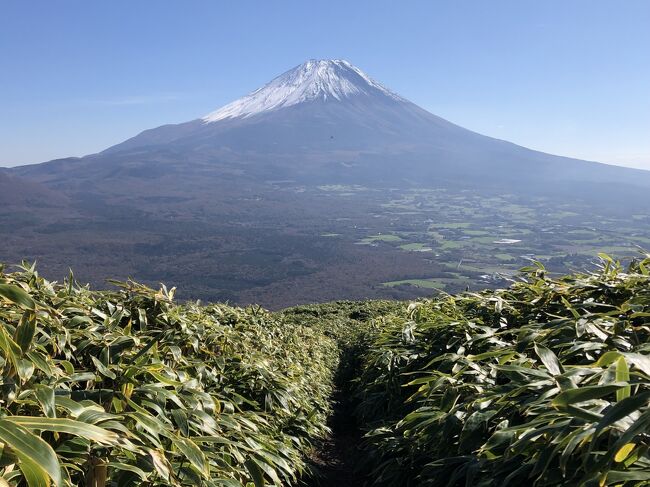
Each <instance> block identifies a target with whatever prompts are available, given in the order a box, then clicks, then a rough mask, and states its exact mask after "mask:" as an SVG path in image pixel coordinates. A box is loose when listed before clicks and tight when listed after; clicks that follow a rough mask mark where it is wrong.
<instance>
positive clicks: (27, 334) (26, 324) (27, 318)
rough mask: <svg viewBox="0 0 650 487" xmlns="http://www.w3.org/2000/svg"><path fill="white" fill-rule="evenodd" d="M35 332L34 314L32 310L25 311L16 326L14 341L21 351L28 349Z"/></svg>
mask: <svg viewBox="0 0 650 487" xmlns="http://www.w3.org/2000/svg"><path fill="white" fill-rule="evenodd" d="M35 334H36V315H35V314H34V313H32V312H29V311H27V312H25V313H24V314H23V316H22V318H21V319H20V323H18V326H17V327H16V333H15V337H14V339H15V341H16V343H17V344H18V346H19V347H20V348H21V350H22V352H23V353H27V352H28V351H29V347H30V346H31V344H32V340H33V339H34V335H35Z"/></svg>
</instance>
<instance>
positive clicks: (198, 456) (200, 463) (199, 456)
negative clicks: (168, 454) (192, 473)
mask: <svg viewBox="0 0 650 487" xmlns="http://www.w3.org/2000/svg"><path fill="white" fill-rule="evenodd" d="M173 443H174V445H175V446H176V448H178V450H179V451H180V452H181V453H182V454H183V455H184V456H185V458H187V459H188V460H189V461H190V463H191V464H192V465H194V467H196V469H197V470H198V471H199V472H201V474H202V475H203V476H204V477H208V474H209V473H210V467H209V465H208V463H207V462H206V460H205V456H204V455H203V453H202V452H201V449H200V448H199V447H198V446H196V443H194V442H193V441H192V440H190V439H189V438H180V437H175V438H174V439H173Z"/></svg>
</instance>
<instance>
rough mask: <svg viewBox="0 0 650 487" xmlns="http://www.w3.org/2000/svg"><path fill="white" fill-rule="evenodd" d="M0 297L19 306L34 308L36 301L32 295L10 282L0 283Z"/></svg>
mask: <svg viewBox="0 0 650 487" xmlns="http://www.w3.org/2000/svg"><path fill="white" fill-rule="evenodd" d="M0 297H3V298H5V299H6V300H7V301H10V302H12V303H14V304H17V305H18V306H20V307H21V308H25V309H29V310H35V309H36V302H35V301H34V300H33V299H32V297H31V296H30V295H29V294H27V293H26V292H25V291H23V290H22V289H21V288H20V287H18V286H14V285H12V284H0Z"/></svg>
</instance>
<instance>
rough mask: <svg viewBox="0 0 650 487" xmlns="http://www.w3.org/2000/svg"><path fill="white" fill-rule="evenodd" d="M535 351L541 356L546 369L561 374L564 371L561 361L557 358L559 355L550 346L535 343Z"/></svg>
mask: <svg viewBox="0 0 650 487" xmlns="http://www.w3.org/2000/svg"><path fill="white" fill-rule="evenodd" d="M535 353H537V356H538V357H539V358H540V360H541V361H542V363H543V364H544V366H545V367H546V370H548V371H549V372H550V373H551V375H560V374H562V373H564V369H563V368H562V365H560V361H559V360H558V359H557V356H556V355H555V354H554V353H553V352H552V351H551V350H549V349H548V348H546V347H543V346H541V345H538V344H535Z"/></svg>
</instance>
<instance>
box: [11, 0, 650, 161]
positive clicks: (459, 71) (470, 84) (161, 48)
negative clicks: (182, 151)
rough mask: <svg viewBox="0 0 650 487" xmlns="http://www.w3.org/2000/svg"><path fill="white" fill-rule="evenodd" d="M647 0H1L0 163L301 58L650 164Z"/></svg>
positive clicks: (229, 94) (111, 138)
mask: <svg viewBox="0 0 650 487" xmlns="http://www.w3.org/2000/svg"><path fill="white" fill-rule="evenodd" d="M649 25H650V1H646V0H625V1H619V0H616V1H615V0H612V1H599V0H544V1H538V0H512V1H502V0H490V1H487V0H475V1H470V0H448V1H435V0H425V1H417V0H409V1H403V2H397V1H380V0H372V1H370V0H368V1H363V0H358V1H351V0H347V1H338V0H336V1H335V0H328V1H323V2H315V1H282V0H278V1H272V2H271V1H267V0H265V1H237V2H226V1H216V0H204V1H201V0H187V1H181V0H178V1H171V0H166V1H160V0H138V1H133V0H129V1H123V0H111V1H110V2H89V1H88V0H40V1H39V0H30V1H24V0H3V1H2V3H1V4H0V166H1V165H4V166H12V165H17V164H24V163H30V162H41V161H45V160H49V159H52V158H56V157H64V156H71V155H84V154H88V153H92V152H97V151H99V150H102V149H104V148H106V147H108V146H110V145H112V144H115V143H117V142H120V141H122V140H124V139H126V138H128V137H130V136H133V135H135V134H136V133H138V132H140V131H141V130H144V129H147V128H151V127H155V126H158V125H162V124H165V123H175V122H182V121H186V120H191V119H194V118H197V117H199V116H202V115H204V114H206V113H208V112H210V111H212V110H213V109H215V108H217V107H219V106H221V105H223V104H225V103H227V102H229V101H231V100H233V99H235V98H238V97H239V96H242V95H244V94H246V93H248V92H249V91H252V90H253V89H255V88H257V87H259V86H260V85H262V84H264V83H265V82H267V81H269V80H270V79H271V78H273V77H274V76H276V75H277V74H279V73H281V72H283V71H285V70H287V69H289V68H291V67H293V66H295V65H297V64H300V63H301V62H303V61H304V60H306V59H309V58H342V59H347V60H349V61H350V62H352V63H353V64H355V65H357V66H358V67H360V68H361V69H363V70H364V71H366V72H367V73H368V74H369V75H370V76H372V77H373V78H375V79H377V80H378V81H380V82H381V83H382V84H384V85H386V86H387V87H389V88H391V89H392V90H393V91H396V92H398V93H399V94H401V95H402V96H404V97H406V98H409V99H410V100H411V101H413V102H415V103H417V104H418V105H420V106H422V107H423V108H426V109H427V110H429V111H431V112H433V113H435V114H437V115H440V116H442V117H444V118H446V119H448V120H451V121H453V122H455V123H457V124H460V125H462V126H464V127H467V128H469V129H472V130H475V131H478V132H481V133H484V134H486V135H491V136H494V137H498V138H503V139H507V140H510V141H512V142H515V143H518V144H521V145H524V146H527V147H531V148H534V149H539V150H544V151H546V152H551V153H556V154H562V155H568V156H574V157H580V158H585V159H591V160H598V161H602V162H610V163H616V164H621V165H630V166H636V167H645V168H648V169H650V28H648V26H649Z"/></svg>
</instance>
